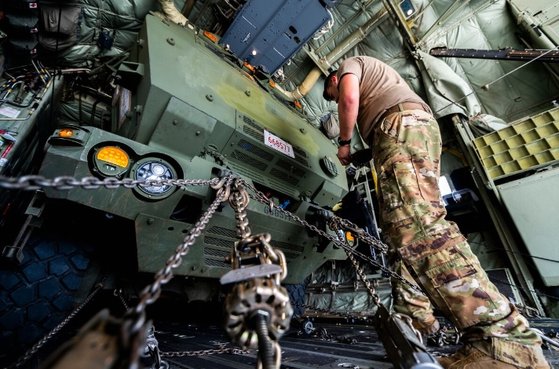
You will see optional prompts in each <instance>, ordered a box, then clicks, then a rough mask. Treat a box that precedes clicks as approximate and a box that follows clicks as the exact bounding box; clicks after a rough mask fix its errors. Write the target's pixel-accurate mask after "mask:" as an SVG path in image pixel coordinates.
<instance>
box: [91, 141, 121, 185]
mask: <svg viewBox="0 0 559 369" xmlns="http://www.w3.org/2000/svg"><path fill="white" fill-rule="evenodd" d="M93 162H94V164H95V169H96V170H97V171H98V172H99V173H101V174H102V175H104V176H106V177H119V176H121V175H123V174H124V173H126V171H127V170H128V168H129V166H130V157H129V156H128V154H127V153H126V151H124V150H123V149H122V148H120V147H118V146H103V147H100V148H98V149H97V150H96V151H95V153H94V154H93Z"/></svg>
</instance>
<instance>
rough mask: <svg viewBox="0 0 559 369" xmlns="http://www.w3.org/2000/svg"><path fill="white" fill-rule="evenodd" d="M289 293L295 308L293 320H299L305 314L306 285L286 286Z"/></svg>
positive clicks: (292, 305)
mask: <svg viewBox="0 0 559 369" xmlns="http://www.w3.org/2000/svg"><path fill="white" fill-rule="evenodd" d="M284 287H285V289H286V290H287V293H288V294H289V301H290V302H291V307H293V318H295V319H297V318H300V317H302V316H303V314H304V313H305V308H304V305H305V291H306V287H307V286H306V284H304V283H301V284H286V285H284Z"/></svg>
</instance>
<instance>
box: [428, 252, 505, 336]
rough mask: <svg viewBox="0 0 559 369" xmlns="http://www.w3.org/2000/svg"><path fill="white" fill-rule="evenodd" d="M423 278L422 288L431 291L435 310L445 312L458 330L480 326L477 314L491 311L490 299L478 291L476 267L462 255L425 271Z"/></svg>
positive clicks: (456, 255)
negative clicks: (436, 308)
mask: <svg viewBox="0 0 559 369" xmlns="http://www.w3.org/2000/svg"><path fill="white" fill-rule="evenodd" d="M447 255H448V254H447ZM425 276H426V277H427V278H426V281H425V280H424V282H427V283H426V284H427V285H426V286H424V287H425V288H427V289H431V294H432V296H434V297H435V298H436V300H438V301H437V303H436V305H437V307H438V308H439V309H441V310H446V311H447V313H448V315H449V318H450V319H451V320H452V321H453V322H454V324H456V325H457V327H459V328H460V329H464V328H466V327H470V326H472V325H475V324H477V323H479V322H480V321H482V320H483V319H482V318H481V317H480V313H482V312H485V311H486V310H487V309H494V303H493V300H492V298H491V296H490V295H489V294H487V293H485V292H484V291H483V290H481V289H480V283H479V281H478V278H477V276H478V270H477V268H476V266H475V265H474V263H472V262H470V261H469V260H468V259H466V258H464V256H463V255H461V254H454V255H453V256H452V258H451V259H450V260H449V261H446V262H444V263H443V264H440V265H437V266H435V267H433V268H431V269H429V270H427V271H426V272H425ZM422 279H423V278H422Z"/></svg>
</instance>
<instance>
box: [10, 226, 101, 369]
mask: <svg viewBox="0 0 559 369" xmlns="http://www.w3.org/2000/svg"><path fill="white" fill-rule="evenodd" d="M89 251H90V249H89V248H88V247H86V246H84V245H80V246H77V245H76V243H75V242H72V241H68V240H55V237H49V236H45V235H44V234H42V235H38V236H35V237H33V240H30V241H29V243H28V245H27V246H26V247H25V248H24V249H23V255H24V257H23V261H22V263H21V264H20V265H13V264H6V263H3V264H2V265H1V267H0V347H1V348H2V351H0V363H3V364H9V363H10V362H12V361H13V360H15V359H16V358H17V357H18V356H19V355H21V354H22V353H24V352H25V351H26V350H27V349H29V348H30V347H32V346H33V345H34V344H35V343H36V342H37V341H39V340H40V339H41V338H43V337H44V336H45V335H46V334H47V333H48V332H50V331H51V330H52V329H53V328H54V327H56V326H57V325H58V324H59V323H60V322H62V321H63V320H64V319H65V318H66V317H67V316H68V314H69V313H70V312H71V311H72V310H73V309H74V308H75V306H76V303H77V302H78V301H76V300H77V298H78V296H80V295H81V294H80V293H79V291H80V289H82V288H83V285H82V282H83V279H84V276H85V275H86V274H87V272H88V269H89V268H90V264H91V262H90V257H89Z"/></svg>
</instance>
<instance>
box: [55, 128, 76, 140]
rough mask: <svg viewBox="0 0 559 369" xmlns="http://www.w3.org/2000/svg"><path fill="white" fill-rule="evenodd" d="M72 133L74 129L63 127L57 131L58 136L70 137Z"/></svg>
mask: <svg viewBox="0 0 559 369" xmlns="http://www.w3.org/2000/svg"><path fill="white" fill-rule="evenodd" d="M73 135H74V130H72V129H69V128H64V129H61V130H60V131H58V136H59V137H64V138H69V137H72V136H73Z"/></svg>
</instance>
